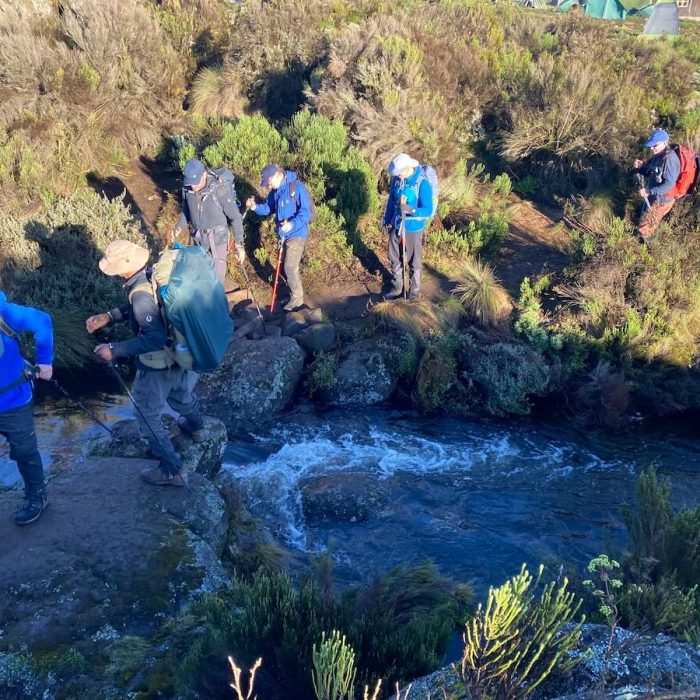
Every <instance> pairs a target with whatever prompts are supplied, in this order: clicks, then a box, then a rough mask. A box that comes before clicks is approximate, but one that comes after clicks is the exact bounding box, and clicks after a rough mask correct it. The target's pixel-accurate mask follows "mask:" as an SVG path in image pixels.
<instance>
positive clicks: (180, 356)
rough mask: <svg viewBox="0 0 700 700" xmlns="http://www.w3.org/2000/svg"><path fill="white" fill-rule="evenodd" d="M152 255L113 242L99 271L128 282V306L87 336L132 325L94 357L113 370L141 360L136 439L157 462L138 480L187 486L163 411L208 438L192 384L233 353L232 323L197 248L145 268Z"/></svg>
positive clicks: (95, 320)
mask: <svg viewBox="0 0 700 700" xmlns="http://www.w3.org/2000/svg"><path fill="white" fill-rule="evenodd" d="M148 258H149V252H148V251H147V250H146V249H145V248H143V247H141V246H139V245H137V244H135V243H131V242H130V241H126V240H118V241H114V242H112V243H110V244H109V245H108V246H107V248H106V250H105V252H104V256H103V257H102V259H101V260H100V263H99V265H100V269H101V270H102V272H104V274H106V275H109V276H118V277H121V278H122V279H124V280H125V284H124V289H125V290H126V293H127V302H128V303H127V304H126V305H124V306H122V307H121V308H115V309H112V310H111V311H108V312H106V313H102V314H97V315H95V316H90V318H88V319H87V321H86V327H87V330H88V333H94V332H95V331H97V330H99V329H100V328H104V327H105V326H108V325H111V324H112V323H121V322H125V321H128V322H129V324H130V326H131V330H132V331H133V333H134V336H135V337H133V338H130V339H128V340H123V341H120V342H115V343H102V344H100V345H98V346H97V347H96V348H95V354H96V355H97V357H98V358H99V359H100V360H102V361H103V362H105V363H108V364H111V363H113V362H114V361H115V360H117V359H119V358H124V357H135V358H136V379H135V380H134V385H133V390H132V394H131V395H130V396H131V398H132V401H133V402H134V408H135V418H136V420H137V422H138V424H139V432H140V434H141V436H142V437H144V438H146V440H147V441H148V443H149V446H150V449H151V452H152V453H153V454H154V455H155V456H156V457H157V458H158V459H159V460H160V464H159V465H158V467H155V468H151V469H146V470H144V471H143V472H142V473H141V477H142V478H143V480H144V481H146V482H147V483H149V484H154V485H156V486H185V485H186V484H187V471H186V469H185V468H184V467H183V465H182V460H181V459H180V456H179V455H178V454H177V452H176V451H175V448H174V447H173V444H172V441H171V438H170V434H169V432H168V431H167V430H166V429H165V427H164V426H163V423H162V420H161V414H162V413H163V410H164V409H165V406H166V404H167V405H169V406H170V408H172V409H173V410H174V411H175V412H176V413H179V414H180V417H179V418H178V421H177V424H178V427H179V428H180V430H181V431H182V432H184V433H187V434H188V435H190V436H191V437H192V439H193V440H194V441H195V442H203V441H204V440H205V439H206V434H205V429H204V420H203V418H202V414H201V412H200V410H199V402H198V400H197V396H196V394H195V385H196V383H197V380H198V378H199V372H204V371H210V370H212V369H215V368H216V367H217V366H218V364H219V363H220V361H221V358H222V357H223V354H224V353H225V351H226V348H227V347H228V343H229V341H230V339H231V335H232V332H233V322H232V321H231V319H230V317H229V315H228V304H227V302H226V295H225V293H224V289H223V287H222V286H221V284H219V282H218V280H217V279H216V275H215V273H214V265H213V262H212V260H211V258H210V257H209V256H208V255H206V254H205V253H204V251H203V250H202V249H201V248H200V247H197V246H188V247H185V248H179V249H175V250H169V251H166V252H164V253H163V254H162V255H161V256H160V258H159V260H158V262H157V263H156V264H155V265H153V267H152V268H151V267H148V266H147V264H148Z"/></svg>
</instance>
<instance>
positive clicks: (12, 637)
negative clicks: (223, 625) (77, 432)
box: [0, 457, 229, 651]
mask: <svg viewBox="0 0 700 700" xmlns="http://www.w3.org/2000/svg"><path fill="white" fill-rule="evenodd" d="M153 464H154V462H153V461H152V460H143V459H125V458H115V457H101V458H95V457H93V458H88V459H85V460H83V461H76V463H74V465H73V467H72V469H71V470H65V471H62V472H60V473H59V474H57V476H56V477H55V478H54V479H53V480H52V481H51V483H50V486H49V497H50V499H51V503H50V506H49V508H48V509H47V511H46V512H45V513H44V515H43V516H42V518H41V520H40V521H39V522H38V523H37V524H36V525H34V526H32V527H29V528H17V527H15V526H14V525H12V524H11V522H10V518H11V513H12V511H13V509H14V508H15V507H16V506H17V502H18V495H17V494H16V493H11V492H10V493H2V494H0V533H1V535H0V536H2V539H3V547H2V548H1V549H0V620H1V621H2V622H1V623H0V627H2V631H0V651H7V650H17V649H19V648H20V647H21V646H22V645H24V644H26V645H28V646H29V647H30V648H36V647H37V646H38V647H43V648H46V647H56V646H58V645H61V644H71V643H73V642H74V641H75V640H84V639H86V638H90V637H92V638H93V639H94V640H95V641H96V643H101V642H103V641H105V642H106V641H109V640H110V639H113V638H115V637H116V636H118V635H119V634H122V633H127V634H128V633H130V631H131V630H133V629H134V628H136V629H137V630H139V631H140V633H144V634H148V633H152V632H153V631H154V630H155V629H156V627H157V625H158V624H159V619H160V618H162V616H163V615H167V614H177V612H178V611H179V610H180V609H181V607H182V606H183V604H185V603H189V602H191V601H193V600H195V599H197V598H198V597H200V596H201V595H202V594H204V593H206V592H211V591H216V590H221V589H223V588H226V587H228V585H229V577H228V575H227V573H226V571H225V569H224V568H223V566H222V564H221V562H220V560H219V555H220V554H221V552H222V551H223V548H224V544H225V540H226V530H227V526H228V516H227V509H226V505H225V503H224V501H223V499H222V497H221V496H220V494H219V492H218V489H217V488H216V486H214V484H212V483H211V482H210V481H209V480H208V479H205V478H204V477H203V476H201V475H199V474H192V475H191V476H190V483H189V486H188V487H187V488H171V487H155V486H151V485H149V484H146V483H144V482H143V481H142V480H141V479H140V478H139V473H140V471H141V470H142V469H145V468H146V467H150V466H153Z"/></svg>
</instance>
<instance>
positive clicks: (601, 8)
mask: <svg viewBox="0 0 700 700" xmlns="http://www.w3.org/2000/svg"><path fill="white" fill-rule="evenodd" d="M585 12H586V14H587V15H589V16H590V17H598V18H600V19H625V17H626V16H627V10H625V8H624V7H623V6H622V4H621V3H620V2H618V0H588V2H587V3H586V7H585Z"/></svg>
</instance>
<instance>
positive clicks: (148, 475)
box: [141, 467, 188, 486]
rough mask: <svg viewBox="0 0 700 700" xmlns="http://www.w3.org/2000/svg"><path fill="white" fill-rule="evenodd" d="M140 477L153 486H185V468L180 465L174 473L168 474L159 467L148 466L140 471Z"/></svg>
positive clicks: (186, 478)
mask: <svg viewBox="0 0 700 700" xmlns="http://www.w3.org/2000/svg"><path fill="white" fill-rule="evenodd" d="M141 478H142V479H143V480H144V481H145V482H146V483H147V484H153V485H154V486H187V480H188V477H187V469H185V467H180V471H178V472H177V473H176V474H169V473H168V472H166V471H164V470H163V469H162V468H161V467H149V468H148V469H144V470H143V471H142V472H141Z"/></svg>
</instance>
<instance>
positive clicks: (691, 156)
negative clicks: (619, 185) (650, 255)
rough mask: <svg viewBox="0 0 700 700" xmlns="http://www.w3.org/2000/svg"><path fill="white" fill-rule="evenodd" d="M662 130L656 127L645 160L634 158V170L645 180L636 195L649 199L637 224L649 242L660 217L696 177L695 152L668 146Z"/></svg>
mask: <svg viewBox="0 0 700 700" xmlns="http://www.w3.org/2000/svg"><path fill="white" fill-rule="evenodd" d="M669 141H670V137H669V135H668V133H667V132H666V131H664V130H663V129H655V130H654V131H653V132H652V134H651V136H650V137H649V139H648V140H647V142H646V143H645V144H644V146H645V147H646V148H650V149H651V152H652V156H651V158H649V159H648V160H647V161H646V162H644V161H642V160H641V159H640V158H637V159H636V160H635V161H634V169H635V171H636V172H637V173H638V175H639V176H641V178H642V179H643V180H644V183H643V184H644V186H643V187H642V188H641V189H640V190H639V195H640V197H642V198H643V199H644V200H645V204H646V203H647V202H648V206H645V208H644V211H643V212H642V215H641V216H640V218H639V223H638V225H637V233H638V234H639V238H640V240H641V241H642V242H643V243H649V242H650V241H651V239H652V236H653V235H654V234H655V233H656V230H657V229H658V227H659V225H660V224H661V220H662V219H663V218H664V217H665V216H666V215H667V214H668V213H669V212H670V211H671V209H673V205H674V204H675V203H676V200H677V199H678V198H679V197H682V196H683V195H685V194H687V193H688V191H689V190H690V188H691V186H692V185H693V182H694V180H695V178H696V177H697V164H696V156H695V153H693V151H692V150H691V149H689V148H687V147H686V146H671V145H670V144H669Z"/></svg>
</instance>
